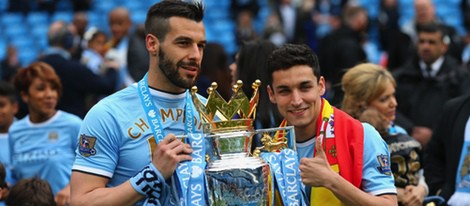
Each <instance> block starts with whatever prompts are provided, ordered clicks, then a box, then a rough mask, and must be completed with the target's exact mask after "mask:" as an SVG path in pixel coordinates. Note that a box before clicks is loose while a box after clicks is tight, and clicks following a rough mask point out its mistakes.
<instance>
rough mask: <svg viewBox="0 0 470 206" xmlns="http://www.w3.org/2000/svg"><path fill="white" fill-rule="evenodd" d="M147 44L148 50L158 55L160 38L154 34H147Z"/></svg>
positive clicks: (151, 53)
mask: <svg viewBox="0 0 470 206" xmlns="http://www.w3.org/2000/svg"><path fill="white" fill-rule="evenodd" d="M145 46H146V47H147V51H148V52H149V54H150V55H152V56H157V55H158V52H159V51H158V49H159V47H160V40H158V38H157V37H156V36H154V35H152V34H147V36H145Z"/></svg>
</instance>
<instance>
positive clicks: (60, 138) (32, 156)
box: [9, 110, 82, 195]
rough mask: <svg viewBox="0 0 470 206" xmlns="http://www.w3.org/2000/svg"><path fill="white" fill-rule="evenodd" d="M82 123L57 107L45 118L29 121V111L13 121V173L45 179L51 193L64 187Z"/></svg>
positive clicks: (11, 128)
mask: <svg viewBox="0 0 470 206" xmlns="http://www.w3.org/2000/svg"><path fill="white" fill-rule="evenodd" d="M81 123H82V120H81V119H80V117H78V116H75V115H73V114H70V113H67V112H64V111H60V110H59V111H57V112H56V114H55V115H54V116H52V117H51V118H50V119H49V120H47V121H45V122H41V123H32V122H31V121H30V120H29V115H28V116H26V117H24V118H23V119H21V120H19V121H16V122H14V123H13V125H12V126H11V127H10V129H9V138H10V139H9V140H10V151H11V163H12V166H13V175H14V177H15V178H16V179H17V180H20V179H23V178H31V177H35V176H38V177H39V178H41V179H44V180H47V181H48V182H49V184H50V185H51V188H52V192H53V193H54V195H55V194H56V193H57V192H59V191H60V190H61V189H63V188H64V187H65V186H66V185H67V184H69V182H70V175H71V172H72V171H71V168H72V164H73V160H74V157H75V153H74V151H75V148H76V146H77V137H78V131H79V130H80V125H81Z"/></svg>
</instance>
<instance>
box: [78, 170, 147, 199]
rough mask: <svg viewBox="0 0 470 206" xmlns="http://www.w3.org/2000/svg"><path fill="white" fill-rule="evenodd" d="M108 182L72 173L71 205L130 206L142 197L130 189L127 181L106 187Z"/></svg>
mask: <svg viewBox="0 0 470 206" xmlns="http://www.w3.org/2000/svg"><path fill="white" fill-rule="evenodd" d="M108 181H109V179H108V178H105V177H101V176H98V175H93V174H88V173H83V172H79V171H73V172H72V178H71V181H70V184H71V194H72V195H71V205H87V206H90V205H132V204H135V203H136V202H137V201H139V200H141V199H142V198H143V197H144V196H142V195H140V194H139V193H137V192H136V191H135V190H134V188H132V186H131V184H130V183H129V181H126V182H124V183H122V184H121V185H119V186H116V187H106V184H107V183H108Z"/></svg>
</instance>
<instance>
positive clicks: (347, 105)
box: [341, 63, 427, 205]
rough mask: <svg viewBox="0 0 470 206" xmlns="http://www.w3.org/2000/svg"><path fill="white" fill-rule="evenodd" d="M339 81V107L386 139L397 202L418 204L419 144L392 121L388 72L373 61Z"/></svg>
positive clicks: (421, 185)
mask: <svg viewBox="0 0 470 206" xmlns="http://www.w3.org/2000/svg"><path fill="white" fill-rule="evenodd" d="M341 85H342V88H343V90H344V99H343V103H342V105H341V106H342V107H341V108H342V109H343V111H345V112H347V113H348V114H350V115H351V116H352V117H354V118H356V119H358V120H360V121H362V122H368V123H370V124H371V125H372V126H374V127H375V128H376V129H377V131H379V133H380V135H381V136H382V138H383V139H384V140H385V142H387V145H388V147H389V150H390V157H391V159H390V161H391V163H390V164H391V168H392V172H393V176H394V179H395V186H396V187H397V198H398V202H399V203H400V205H422V203H423V201H424V197H425V196H426V195H427V185H426V183H425V182H424V177H422V170H421V169H422V164H421V158H422V156H421V155H422V154H421V145H420V143H419V142H417V141H416V140H414V139H413V138H412V137H410V136H409V135H408V134H407V133H406V131H405V130H404V129H403V128H401V127H400V126H397V125H395V124H394V123H393V121H394V120H395V114H396V107H397V100H396V99H395V95H394V94H395V87H396V82H395V79H393V76H392V74H391V73H390V72H389V71H387V70H386V69H385V68H383V67H381V66H379V65H376V64H370V63H366V64H358V65H356V66H354V67H353V68H351V69H349V70H348V71H347V72H346V73H345V74H344V76H343V79H342V80H341ZM409 165H413V166H409Z"/></svg>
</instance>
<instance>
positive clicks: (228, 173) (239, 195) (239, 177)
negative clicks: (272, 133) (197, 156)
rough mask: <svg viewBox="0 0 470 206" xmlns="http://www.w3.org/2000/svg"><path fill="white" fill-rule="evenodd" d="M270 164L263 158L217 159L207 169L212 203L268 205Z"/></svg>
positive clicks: (217, 204) (251, 205)
mask: <svg viewBox="0 0 470 206" xmlns="http://www.w3.org/2000/svg"><path fill="white" fill-rule="evenodd" d="M268 174H269V166H268V165H267V164H266V163H265V162H264V161H263V160H262V159H260V158H256V157H244V158H237V159H222V160H216V161H214V162H211V163H210V164H209V167H208V169H207V170H206V177H207V187H208V193H209V201H210V205H216V206H220V205H250V206H255V205H260V206H261V205H267V203H268V202H270V201H269V198H270V196H269V194H270V192H269V191H272V190H271V189H272V188H270V186H268V184H267V182H268V181H267V180H268V178H269V177H268Z"/></svg>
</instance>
